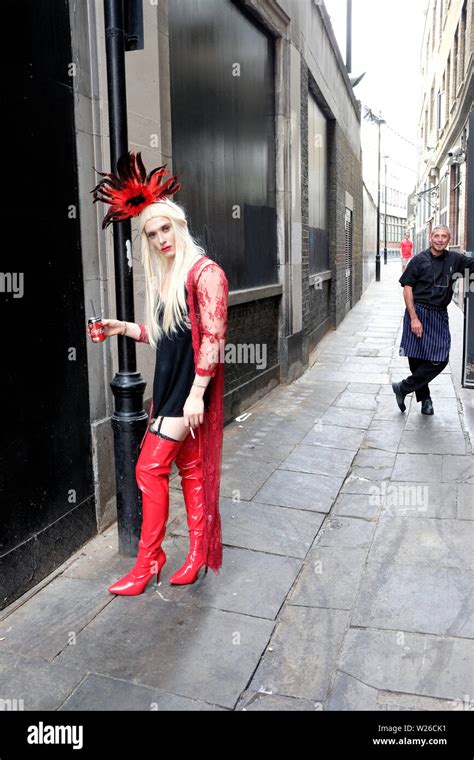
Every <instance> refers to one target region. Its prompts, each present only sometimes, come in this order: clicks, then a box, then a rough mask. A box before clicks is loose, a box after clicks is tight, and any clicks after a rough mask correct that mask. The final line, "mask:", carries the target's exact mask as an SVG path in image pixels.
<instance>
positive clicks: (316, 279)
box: [309, 269, 332, 288]
mask: <svg viewBox="0 0 474 760" xmlns="http://www.w3.org/2000/svg"><path fill="white" fill-rule="evenodd" d="M331 278H332V272H331V270H330V269H325V270H324V271H323V272H315V273H314V274H310V276H309V287H310V288H316V287H317V285H318V283H320V282H324V280H330V279H331Z"/></svg>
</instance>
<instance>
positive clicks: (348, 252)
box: [344, 208, 352, 311]
mask: <svg viewBox="0 0 474 760" xmlns="http://www.w3.org/2000/svg"><path fill="white" fill-rule="evenodd" d="M345 231H346V249H345V253H344V264H345V269H346V284H345V299H344V300H345V308H346V311H349V309H350V308H351V306H352V211H351V210H350V209H349V208H346V215H345Z"/></svg>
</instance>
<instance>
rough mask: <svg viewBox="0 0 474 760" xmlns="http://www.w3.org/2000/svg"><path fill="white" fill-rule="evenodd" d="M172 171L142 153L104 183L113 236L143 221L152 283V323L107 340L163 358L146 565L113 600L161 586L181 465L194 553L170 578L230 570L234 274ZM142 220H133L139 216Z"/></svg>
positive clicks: (147, 454)
mask: <svg viewBox="0 0 474 760" xmlns="http://www.w3.org/2000/svg"><path fill="white" fill-rule="evenodd" d="M165 168H166V167H165V166H162V167H159V168H158V169H154V170H153V171H151V172H150V173H149V174H148V175H147V174H146V171H145V167H144V165H143V162H142V160H141V156H140V153H138V154H136V155H135V154H134V153H129V154H128V155H127V156H123V157H122V158H121V159H119V161H118V162H117V176H116V175H112V174H104V175H103V176H105V177H106V179H105V180H102V181H101V182H100V183H99V184H98V185H97V187H96V188H94V190H93V191H92V192H94V202H95V201H97V200H101V201H103V202H105V203H108V204H110V209H109V212H108V214H107V215H106V217H105V218H104V222H103V225H102V226H103V227H104V228H105V227H106V226H107V224H110V223H111V222H114V221H121V220H123V219H126V218H128V217H130V216H137V215H138V214H139V215H140V219H139V228H140V237H141V252H142V264H143V267H144V271H145V276H146V318H145V322H144V323H139V324H137V323H134V322H121V321H118V320H115V319H104V320H103V324H104V331H105V335H106V336H107V337H110V336H112V335H118V334H121V335H126V336H127V337H129V338H131V339H133V340H136V341H140V342H146V343H149V344H150V345H151V346H152V347H153V349H154V350H155V351H156V365H155V375H154V381H153V400H152V404H151V408H150V416H149V419H148V423H147V430H146V432H145V435H144V437H143V440H142V442H141V445H140V454H139V457H138V461H137V464H136V478H137V484H138V487H139V489H140V491H141V493H142V527H141V535H140V542H139V551H138V557H137V560H136V562H135V565H134V566H133V568H132V569H131V570H130V572H129V573H127V574H126V575H125V576H124V577H123V578H121V579H120V580H119V581H117V582H116V583H114V584H113V585H112V586H110V588H109V591H110V592H111V593H113V594H121V595H127V596H133V595H136V594H141V593H142V592H143V591H144V590H145V588H146V586H147V584H148V583H149V581H150V580H151V579H152V578H153V577H154V576H156V578H157V582H158V581H159V578H160V573H161V570H162V568H163V565H164V564H165V562H166V555H165V552H164V551H163V549H162V542H163V539H164V537H165V531H166V524H167V520H168V514H169V474H170V471H171V466H172V463H173V461H175V462H176V466H177V468H178V471H179V474H180V477H181V485H182V489H183V495H184V503H185V507H186V514H187V524H188V529H189V536H190V548H189V552H188V555H187V557H186V559H185V562H184V564H183V566H182V567H181V568H179V570H177V571H176V572H175V573H174V575H172V577H171V578H170V583H171V584H173V585H184V584H188V583H193V582H194V581H195V580H196V578H197V577H198V574H199V571H200V570H201V568H205V572H207V568H208V567H210V568H211V569H212V570H214V571H215V572H217V571H218V569H219V567H220V565H221V563H222V543H221V524H220V516H219V484H220V469H221V455H222V434H223V385H224V363H223V349H224V345H225V335H226V329H227V299H228V284H227V279H226V276H225V274H224V271H223V270H222V269H221V267H219V266H218V265H217V264H216V263H215V262H213V261H212V260H211V259H209V258H207V256H206V254H205V252H204V250H203V249H202V248H201V247H200V246H198V245H197V243H196V242H195V241H194V240H193V238H192V236H191V235H190V233H189V230H188V225H187V221H186V216H185V213H184V211H183V209H182V208H181V207H180V206H179V205H178V204H176V203H174V202H173V201H172V200H170V197H169V196H170V195H171V194H173V193H175V192H176V191H177V190H179V188H180V184H179V183H178V182H176V177H171V178H169V179H168V180H166V181H165V182H162V180H163V177H164V176H165V175H166V174H168V173H169V172H166V171H165ZM132 212H133V213H132Z"/></svg>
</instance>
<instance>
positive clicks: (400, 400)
mask: <svg viewBox="0 0 474 760" xmlns="http://www.w3.org/2000/svg"><path fill="white" fill-rule="evenodd" d="M400 385H401V383H392V390H393V392H394V394H395V397H396V399H397V404H398V407H399V409H400V411H401V412H404V411H405V409H406V406H405V396H406V393H402V392H401V390H400Z"/></svg>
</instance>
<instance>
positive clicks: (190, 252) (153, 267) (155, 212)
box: [139, 199, 206, 348]
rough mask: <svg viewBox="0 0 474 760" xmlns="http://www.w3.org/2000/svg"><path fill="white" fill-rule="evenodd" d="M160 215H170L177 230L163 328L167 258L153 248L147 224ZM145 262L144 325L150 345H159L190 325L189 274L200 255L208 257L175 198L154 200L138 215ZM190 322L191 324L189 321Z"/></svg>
mask: <svg viewBox="0 0 474 760" xmlns="http://www.w3.org/2000/svg"><path fill="white" fill-rule="evenodd" d="M157 216H165V217H167V218H168V219H169V220H170V222H171V224H172V226H173V229H174V233H175V257H174V261H173V265H172V268H171V272H170V279H169V285H168V295H167V301H166V303H165V304H164V311H163V329H162V328H161V327H160V325H159V324H158V321H157V312H158V309H159V307H160V305H161V304H162V303H164V302H162V301H161V292H162V285H163V278H164V276H165V273H166V271H167V268H166V265H165V263H164V259H163V257H162V256H160V254H159V253H157V252H156V251H155V250H153V249H152V247H151V245H150V242H149V240H148V238H147V236H146V232H145V224H146V223H147V222H148V221H149V220H150V219H154V218H155V217H157ZM139 225H140V237H141V251H142V264H143V268H144V270H145V286H146V302H145V324H146V327H147V330H148V336H149V341H150V344H151V345H152V346H153V348H156V347H157V345H158V343H159V341H160V340H161V338H162V336H163V335H164V334H167V335H171V333H177V332H178V329H179V328H184V327H185V326H186V324H187V320H186V315H187V304H186V292H185V289H184V286H185V284H186V275H187V273H188V270H189V268H190V266H191V264H193V263H194V262H195V261H196V260H197V257H198V256H206V252H205V251H204V249H203V248H202V247H201V246H200V245H198V244H197V242H196V241H195V240H194V239H193V237H192V236H191V234H190V232H189V230H188V223H187V221H186V215H185V213H184V210H183V209H182V208H181V206H179V205H178V204H177V203H175V202H174V201H172V200H169V199H166V200H163V201H159V202H158V203H151V204H150V205H149V206H147V207H146V208H145V209H144V210H143V211H142V213H141V214H140V217H139ZM188 324H189V323H188Z"/></svg>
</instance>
